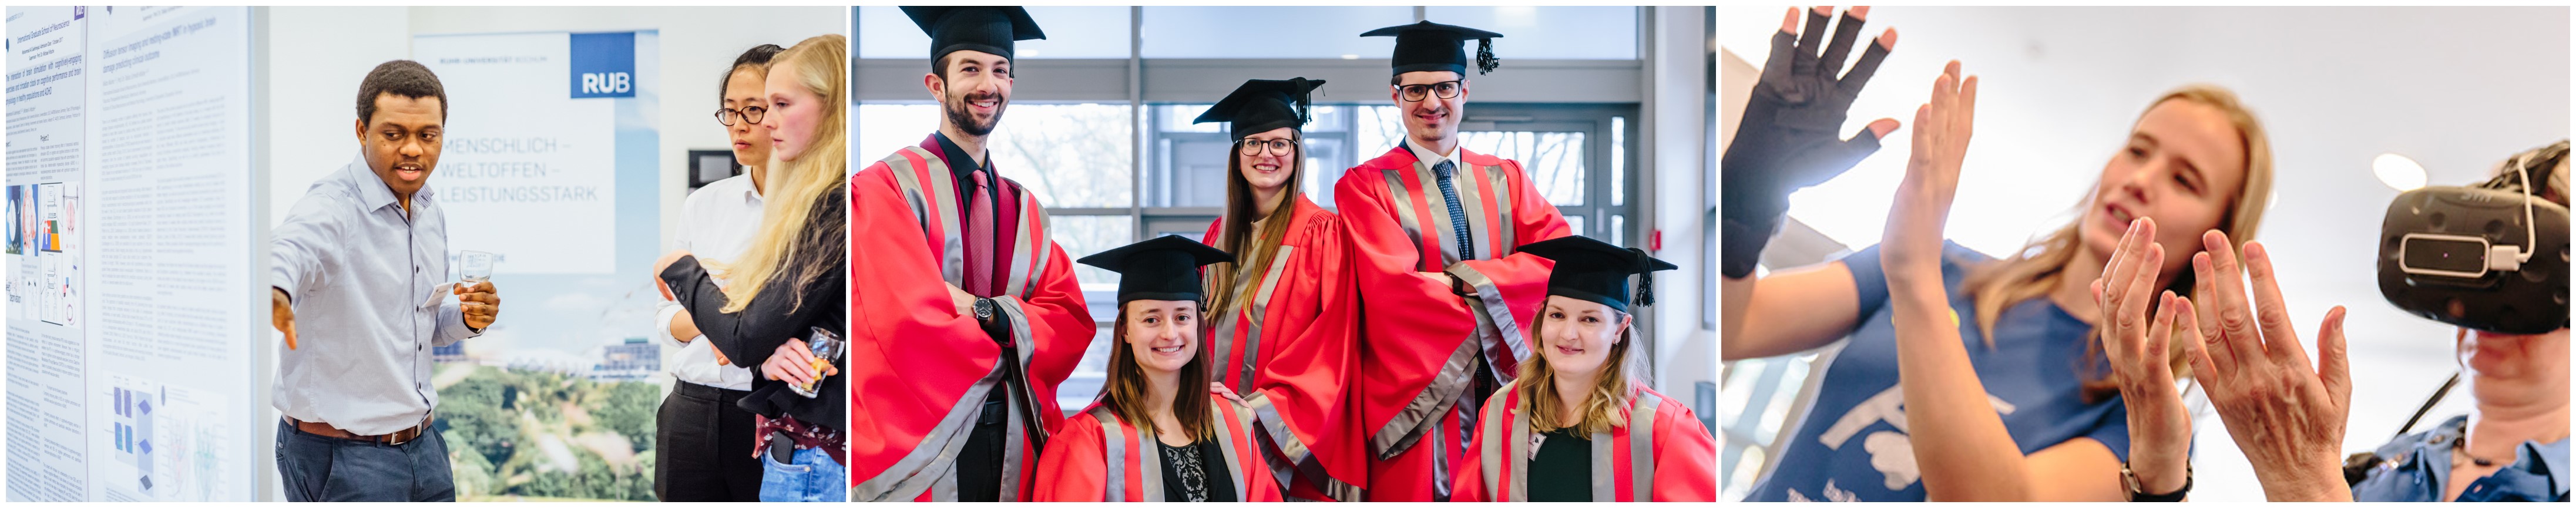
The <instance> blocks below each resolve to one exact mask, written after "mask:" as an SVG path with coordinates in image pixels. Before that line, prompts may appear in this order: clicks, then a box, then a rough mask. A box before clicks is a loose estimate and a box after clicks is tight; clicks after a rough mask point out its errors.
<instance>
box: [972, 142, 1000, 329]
mask: <svg viewBox="0 0 2576 508" xmlns="http://www.w3.org/2000/svg"><path fill="white" fill-rule="evenodd" d="M968 175H969V176H972V177H974V179H975V190H974V193H975V196H974V197H972V198H968V199H967V201H966V203H967V204H966V287H965V288H964V289H965V290H966V292H967V293H972V294H974V295H975V296H981V297H986V298H991V297H993V296H997V295H999V294H1000V293H1001V290H999V289H997V288H994V287H993V226H994V222H995V221H994V220H993V198H992V197H991V196H992V182H991V181H990V180H988V179H987V177H986V176H985V175H984V172H983V171H980V170H979V171H975V172H973V173H969V174H968Z"/></svg>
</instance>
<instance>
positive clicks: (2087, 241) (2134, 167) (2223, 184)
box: [2077, 100, 2246, 277]
mask: <svg viewBox="0 0 2576 508" xmlns="http://www.w3.org/2000/svg"><path fill="white" fill-rule="evenodd" d="M2245 160H2246V159H2245V143H2244V142H2243V141H2242V136H2241V135H2240V134H2239V133H2238V132H2237V130H2236V126H2235V125H2234V124H2232V123H2229V122H2228V121H2227V114H2226V113H2225V112H2222V111H2220V110H2219V109H2218V108H2214V107H2210V106H2209V105H2206V104H2201V103H2197V102H2191V101H2185V100H2168V101H2165V102H2164V103H2162V104H2157V105H2156V106H2155V107H2154V108H2151V109H2148V110H2147V114H2146V116H2143V117H2140V118H2138V124H2137V125H2136V126H2135V127H2132V128H2131V129H2130V131H2129V140H2128V142H2127V144H2125V145H2122V146H2121V148H2120V153H2117V154H2113V155H2112V156H2111V160H2110V162H2108V163H2104V164H2103V165H2102V177H2101V183H2100V184H2098V185H2096V186H2095V187H2094V189H2093V200H2092V203H2093V206H2092V207H2091V208H2086V209H2085V210H2084V218H2083V221H2082V222H2081V223H2079V224H2078V225H2077V230H2078V233H2080V234H2081V236H2080V237H2081V238H2082V240H2083V242H2084V247H2085V248H2086V249H2088V250H2091V251H2092V254H2093V259H2097V260H2107V259H2110V258H2111V251H2112V250H2113V249H2116V248H2118V247H2119V243H2120V237H2121V236H2122V235H2124V234H2126V233H2127V232H2128V230H2129V222H2130V221H2133V220H2136V219H2139V218H2145V217H2154V218H2155V219H2156V239H2155V240H2156V243H2159V244H2163V245H2164V247H2165V253H2166V254H2165V263H2164V268H2163V271H2162V273H2163V274H2164V275H2165V276H2166V277H2171V276H2173V275H2175V274H2179V273H2181V271H2182V270H2183V269H2184V268H2183V267H2186V266H2190V263H2191V255H2192V254H2194V253H2198V252H2200V251H2201V250H2202V248H2201V242H2200V235H2201V233H2203V232H2206V231H2209V230H2211V229H2217V228H2218V226H2219V221H2220V220H2221V219H2223V218H2225V217H2226V216H2227V209H2228V207H2230V206H2233V205H2234V204H2235V202H2236V193H2237V192H2238V189H2239V188H2240V187H2242V186H2243V185H2244V182H2245V170H2246V168H2245ZM2234 236H2235V235H2234V234H2231V235H2230V240H2233V241H2240V242H2241V241H2243V240H2244V239H2242V238H2234Z"/></svg>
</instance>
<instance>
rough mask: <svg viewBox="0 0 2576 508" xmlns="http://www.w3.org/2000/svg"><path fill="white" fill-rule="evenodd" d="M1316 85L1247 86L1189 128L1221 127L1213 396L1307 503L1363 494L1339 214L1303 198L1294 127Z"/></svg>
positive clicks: (1212, 290)
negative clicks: (1233, 405) (1228, 145)
mask: <svg viewBox="0 0 2576 508" xmlns="http://www.w3.org/2000/svg"><path fill="white" fill-rule="evenodd" d="M1323 84H1324V82H1323V81H1322V80H1310V79H1305V78H1296V79H1289V80H1270V79H1255V80H1250V81H1247V82H1245V83H1244V84H1243V86H1242V87H1239V88H1236V89H1235V91H1234V93H1233V94H1230V95H1227V96H1226V97H1225V99H1224V100H1219V101H1217V103H1216V105H1215V106H1212V107H1209V108H1208V111H1207V114H1204V115H1200V116H1199V117H1198V119H1197V120H1196V123H1207V122H1229V125H1230V126H1231V128H1232V129H1231V133H1232V135H1233V136H1234V139H1235V144H1234V149H1233V150H1231V151H1230V152H1229V153H1228V154H1227V160H1228V161H1229V162H1228V164H1227V165H1226V206H1225V216H1224V217H1223V218H1220V219H1217V220H1216V222H1213V223H1210V224H1208V232H1207V235H1206V236H1203V237H1201V238H1204V239H1206V241H1207V243H1208V244H1209V245H1213V246H1216V247H1217V248H1219V249H1222V250H1224V251H1226V252H1229V253H1234V254H1235V260H1236V262H1235V263H1224V264H1218V265H1213V266H1209V267H1208V268H1207V283H1208V288H1207V294H1208V295H1209V302H1208V303H1209V305H1208V307H1207V309H1208V311H1207V316H1208V320H1209V321H1210V322H1212V323H1213V324H1214V325H1215V326H1214V328H1212V329H1211V330H1210V331H1209V334H1208V345H1207V349H1208V350H1209V351H1210V352H1212V353H1214V356H1213V358H1214V359H1215V361H1216V363H1215V365H1216V367H1217V368H1216V369H1215V371H1214V372H1212V373H1211V375H1212V376H1213V378H1214V381H1215V382H1216V384H1217V388H1216V390H1217V391H1219V392H1230V393H1237V394H1241V397H1242V400H1243V402H1244V403H1245V404H1247V405H1248V406H1249V408H1250V409H1251V414H1252V415H1253V418H1252V421H1253V422H1254V425H1255V426H1256V427H1258V429H1259V430H1260V436H1261V438H1262V439H1261V441H1262V447H1263V452H1264V453H1265V454H1267V455H1269V456H1270V457H1271V459H1272V460H1271V461H1270V463H1269V464H1267V465H1264V468H1263V472H1264V473H1265V474H1272V475H1275V476H1276V480H1277V481H1278V483H1279V484H1281V485H1285V486H1288V492H1287V496H1288V497H1289V498H1292V499H1299V500H1310V501H1359V500H1361V499H1362V495H1363V491H1364V490H1365V489H1366V488H1367V487H1368V457H1367V455H1366V454H1367V448H1366V446H1365V445H1364V444H1363V442H1362V441H1361V440H1362V439H1364V438H1365V436H1366V434H1365V433H1363V432H1362V431H1361V430H1360V426H1359V412H1358V411H1357V407H1356V406H1355V405H1353V404H1351V401H1352V400H1353V398H1355V397H1357V396H1358V391H1357V390H1352V389H1351V384H1352V383H1351V380H1352V379H1353V378H1354V377H1355V376H1357V375H1359V371H1358V367H1359V356H1358V355H1359V349H1358V348H1359V336H1358V331H1359V314H1358V308H1357V305H1358V303H1359V302H1358V298H1357V296H1355V295H1356V294H1357V293H1356V288H1354V287H1353V285H1352V280H1351V273H1350V270H1349V266H1348V263H1349V260H1348V256H1347V253H1348V252H1349V251H1348V250H1347V249H1346V248H1345V247H1344V244H1343V238H1342V225H1341V217H1340V216H1337V215H1334V214H1333V212H1332V211H1329V210H1325V209H1324V207H1322V206H1318V205H1316V204H1315V202H1313V201H1309V200H1307V199H1306V196H1305V194H1304V193H1302V192H1299V191H1298V189H1303V188H1305V185H1303V184H1302V183H1300V182H1303V181H1305V171H1304V169H1305V168H1304V167H1302V166H1303V162H1304V161H1305V160H1306V153H1305V151H1306V149H1305V144H1304V143H1303V140H1304V133H1303V132H1302V130H1301V129H1302V128H1303V127H1302V126H1303V125H1305V123H1306V120H1307V119H1308V118H1309V115H1308V114H1307V111H1308V109H1307V108H1308V106H1309V105H1310V104H1311V103H1310V102H1309V101H1310V100H1311V99H1310V97H1311V96H1310V93H1311V92H1313V91H1314V90H1315V89H1316V88H1318V87H1321V86H1323Z"/></svg>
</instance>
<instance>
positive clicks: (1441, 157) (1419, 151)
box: [1404, 136, 1465, 169]
mask: <svg viewBox="0 0 2576 508" xmlns="http://www.w3.org/2000/svg"><path fill="white" fill-rule="evenodd" d="M1460 146H1465V144H1463V143H1461V144H1460ZM1458 148H1459V147H1456V146H1453V147H1449V153H1440V152H1434V151H1431V147H1426V146H1422V145H1418V144H1414V143H1413V136H1405V137H1404V149H1406V150H1412V151H1413V159H1414V160H1417V161H1422V167H1426V168H1430V167H1439V166H1440V161H1445V160H1449V159H1451V158H1455V157H1457V156H1458ZM1459 165H1460V166H1464V165H1465V164H1459ZM1459 169H1463V168H1459Z"/></svg>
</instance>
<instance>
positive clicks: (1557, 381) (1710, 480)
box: [1450, 236, 1717, 502]
mask: <svg viewBox="0 0 2576 508" xmlns="http://www.w3.org/2000/svg"><path fill="white" fill-rule="evenodd" d="M1522 252H1524V253H1528V254H1533V255H1537V256H1541V257H1546V258H1548V259H1552V260H1555V261H1556V269H1555V270H1553V272H1552V273H1551V275H1550V276H1549V277H1548V284H1547V294H1548V296H1547V305H1546V307H1544V308H1542V309H1540V311H1539V316H1538V321H1537V322H1535V323H1531V325H1530V336H1531V337H1533V338H1535V339H1536V340H1535V341H1534V342H1533V343H1532V344H1531V345H1532V346H1534V347H1535V348H1536V349H1537V350H1538V352H1537V354H1535V355H1532V356H1530V357H1529V358H1528V362H1526V363H1523V364H1521V372H1520V378H1519V379H1516V380H1513V381H1512V383H1511V384H1508V385H1505V386H1504V387H1503V389H1502V390H1499V391H1496V392H1494V395H1493V397H1492V398H1490V399H1487V400H1486V401H1485V407H1484V409H1483V414H1482V415H1481V417H1480V418H1478V419H1477V421H1476V428H1477V430H1476V439H1475V441H1474V442H1473V443H1472V444H1471V445H1470V446H1469V447H1468V449H1469V451H1468V454H1467V461H1466V462H1465V463H1464V467H1461V468H1460V469H1459V470H1458V478H1457V485H1456V488H1455V489H1454V490H1452V492H1454V493H1455V497H1452V498H1450V499H1451V500H1454V501H1557V502H1584V501H1595V502H1637V501H1690V502H1714V501H1716V500H1717V441H1716V439H1715V438H1714V437H1713V436H1711V435H1709V433H1708V428H1707V427H1703V426H1701V425H1700V423H1699V417H1698V416H1696V415H1693V414H1692V413H1691V410H1690V409H1689V408H1686V407H1683V406H1682V404H1681V401H1677V400H1673V398H1671V397H1666V396H1664V394H1663V393H1661V392H1656V391H1655V390H1654V389H1652V388H1647V387H1646V384H1645V383H1641V382H1636V381H1632V380H1630V379H1629V378H1628V373H1629V372H1630V369H1631V365H1632V363H1631V362H1632V361H1634V360H1633V359H1634V358H1635V357H1636V355H1640V354H1644V353H1643V352H1641V351H1642V350H1640V349H1637V346H1636V345H1635V343H1636V340H1635V339H1636V337H1635V336H1634V335H1633V333H1632V330H1634V328H1633V327H1632V325H1634V324H1636V322H1635V319H1636V318H1635V316H1634V315H1633V314H1630V313H1629V310H1628V304H1629V300H1630V298H1628V276H1630V275H1637V276H1640V277H1641V278H1642V279H1643V280H1645V282H1641V283H1639V284H1638V291H1637V295H1638V296H1637V298H1636V299H1635V300H1636V303H1637V304H1638V305H1652V304H1653V303H1654V298H1653V294H1652V293H1653V292H1654V289H1653V288H1654V284H1653V278H1654V275H1653V273H1654V272H1657V271H1662V270H1671V269H1673V268H1676V267H1675V266H1673V265H1672V264H1671V263H1665V262H1663V261H1662V260H1658V259H1655V258H1653V257H1649V256H1647V255H1646V253H1645V251H1643V250H1638V249H1633V248H1630V249H1622V248H1619V247H1618V246H1616V245H1610V244H1608V243H1603V242H1601V241H1599V240H1594V239H1591V238H1586V237H1580V236H1569V237H1565V238H1558V239H1555V240H1549V241H1545V242H1539V243H1534V244H1529V245H1526V246H1523V247H1522ZM1533 438H1535V439H1533Z"/></svg>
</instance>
